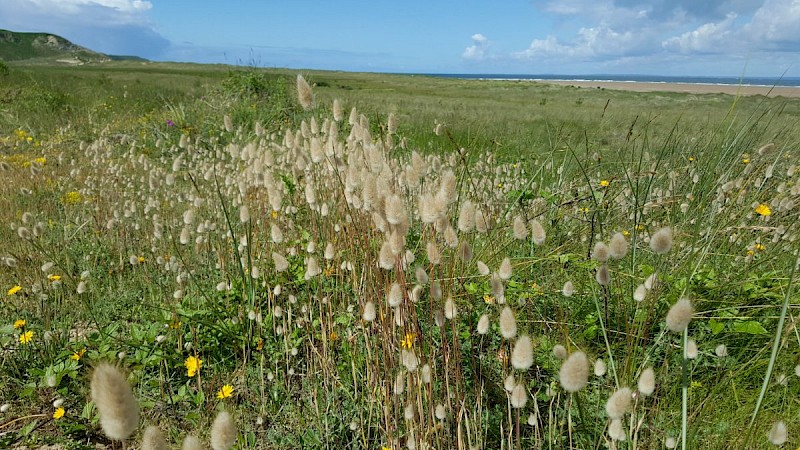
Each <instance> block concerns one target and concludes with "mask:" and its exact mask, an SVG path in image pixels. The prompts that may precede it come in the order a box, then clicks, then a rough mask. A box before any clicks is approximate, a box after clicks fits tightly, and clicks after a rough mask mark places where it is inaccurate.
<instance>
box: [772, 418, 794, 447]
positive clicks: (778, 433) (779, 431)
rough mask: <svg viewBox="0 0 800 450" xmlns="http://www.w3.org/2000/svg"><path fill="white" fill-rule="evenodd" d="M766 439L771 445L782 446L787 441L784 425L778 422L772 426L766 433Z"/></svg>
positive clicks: (782, 422) (787, 435)
mask: <svg viewBox="0 0 800 450" xmlns="http://www.w3.org/2000/svg"><path fill="white" fill-rule="evenodd" d="M767 439H769V442H770V443H771V444H773V445H783V444H785V443H786V441H787V440H788V439H789V433H788V431H787V430H786V423H785V422H784V421H782V420H779V421H777V422H775V423H774V424H772V428H770V429H769V433H767Z"/></svg>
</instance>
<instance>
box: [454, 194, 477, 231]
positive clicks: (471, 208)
mask: <svg viewBox="0 0 800 450" xmlns="http://www.w3.org/2000/svg"><path fill="white" fill-rule="evenodd" d="M475 213H476V210H475V205H473V204H472V202H471V201H469V200H465V201H464V203H462V204H461V209H460V210H459V213H458V230H459V231H461V232H462V233H469V232H470V231H472V230H473V229H474V228H475Z"/></svg>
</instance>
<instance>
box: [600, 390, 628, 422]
mask: <svg viewBox="0 0 800 450" xmlns="http://www.w3.org/2000/svg"><path fill="white" fill-rule="evenodd" d="M631 399H632V398H631V390H630V388H626V387H624V388H620V389H618V390H617V391H616V392H614V394H612V395H611V397H609V399H608V401H607V402H606V413H607V414H608V417H610V418H611V419H622V416H624V415H625V413H626V412H628V411H629V410H630V409H631Z"/></svg>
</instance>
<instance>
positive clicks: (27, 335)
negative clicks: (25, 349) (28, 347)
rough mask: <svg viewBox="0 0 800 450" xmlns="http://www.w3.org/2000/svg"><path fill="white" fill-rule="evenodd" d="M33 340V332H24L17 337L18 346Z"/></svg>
mask: <svg viewBox="0 0 800 450" xmlns="http://www.w3.org/2000/svg"><path fill="white" fill-rule="evenodd" d="M32 340H33V331H30V330H28V331H26V332H24V333H22V334H20V335H19V343H20V344H28V343H30V342H31V341H32Z"/></svg>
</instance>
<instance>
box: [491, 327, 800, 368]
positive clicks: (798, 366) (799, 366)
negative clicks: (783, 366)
mask: <svg viewBox="0 0 800 450" xmlns="http://www.w3.org/2000/svg"><path fill="white" fill-rule="evenodd" d="M488 332H489V315H488V314H484V315H482V316H481V318H480V319H478V334H480V335H483V334H486V333H488ZM798 367H800V366H798ZM798 376H800V375H798Z"/></svg>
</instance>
